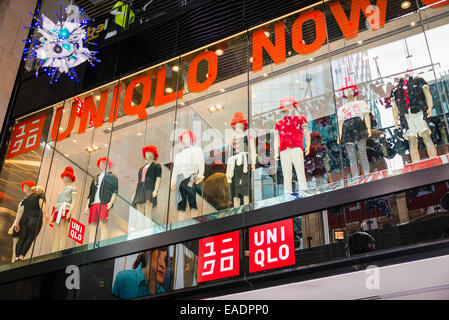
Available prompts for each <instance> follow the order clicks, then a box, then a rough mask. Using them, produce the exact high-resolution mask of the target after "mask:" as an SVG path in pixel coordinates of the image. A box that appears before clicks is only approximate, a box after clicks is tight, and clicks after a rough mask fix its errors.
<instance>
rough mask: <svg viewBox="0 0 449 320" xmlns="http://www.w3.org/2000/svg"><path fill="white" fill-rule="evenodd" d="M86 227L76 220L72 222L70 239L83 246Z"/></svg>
mask: <svg viewBox="0 0 449 320" xmlns="http://www.w3.org/2000/svg"><path fill="white" fill-rule="evenodd" d="M85 230H86V227H85V226H84V225H83V224H81V223H79V222H78V221H76V220H75V219H73V218H72V219H71V220H70V228H69V238H70V239H72V240H75V241H76V242H78V243H79V244H83V239H84V231H85Z"/></svg>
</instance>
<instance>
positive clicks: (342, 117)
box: [337, 85, 371, 177]
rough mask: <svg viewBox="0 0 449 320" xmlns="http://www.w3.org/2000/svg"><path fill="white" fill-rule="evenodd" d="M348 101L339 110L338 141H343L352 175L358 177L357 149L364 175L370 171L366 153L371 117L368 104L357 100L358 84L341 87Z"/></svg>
mask: <svg viewBox="0 0 449 320" xmlns="http://www.w3.org/2000/svg"><path fill="white" fill-rule="evenodd" d="M340 91H342V92H343V97H344V98H345V99H346V100H347V103H346V104H345V105H343V106H341V107H340V108H338V111H337V119H338V134H339V139H338V140H337V142H338V143H339V144H340V143H343V144H344V145H345V148H346V152H347V154H348V157H349V162H350V166H351V175H352V177H356V176H358V175H359V168H358V165H357V155H356V150H355V149H356V145H357V151H358V154H359V157H360V161H361V164H362V170H363V174H364V175H368V174H369V171H370V167H369V162H368V156H367V154H366V140H367V139H368V137H370V136H371V119H370V117H369V112H370V111H369V107H368V104H367V103H366V102H365V101H363V100H360V101H359V100H356V98H355V97H356V96H357V95H358V93H359V89H358V88H357V86H355V85H352V86H348V87H345V88H342V89H340Z"/></svg>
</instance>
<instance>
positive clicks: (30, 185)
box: [22, 180, 36, 190]
mask: <svg viewBox="0 0 449 320" xmlns="http://www.w3.org/2000/svg"><path fill="white" fill-rule="evenodd" d="M25 185H27V186H29V187H30V188H32V187H34V186H36V185H35V184H34V182H33V181H31V180H27V181H24V182H22V190H23V187H24V186H25Z"/></svg>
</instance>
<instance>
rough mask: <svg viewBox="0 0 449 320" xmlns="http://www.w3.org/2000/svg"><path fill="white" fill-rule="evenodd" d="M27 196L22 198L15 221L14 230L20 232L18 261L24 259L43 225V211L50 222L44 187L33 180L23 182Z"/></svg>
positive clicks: (17, 251) (17, 250) (23, 188)
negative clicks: (35, 183) (36, 184)
mask: <svg viewBox="0 0 449 320" xmlns="http://www.w3.org/2000/svg"><path fill="white" fill-rule="evenodd" d="M22 190H23V192H24V193H25V198H24V199H23V200H22V202H21V204H20V208H19V213H18V216H17V219H16V221H15V222H14V223H15V225H14V231H15V232H20V234H19V240H18V241H17V245H16V261H18V260H23V259H24V258H25V256H26V254H27V253H28V250H29V249H30V247H31V244H32V243H33V242H34V240H35V239H36V237H37V235H38V234H39V231H40V230H41V227H42V213H43V215H44V219H45V223H48V222H49V214H48V210H47V207H46V204H45V194H44V190H43V188H42V187H39V186H35V185H34V183H33V182H32V181H29V180H27V181H24V182H22Z"/></svg>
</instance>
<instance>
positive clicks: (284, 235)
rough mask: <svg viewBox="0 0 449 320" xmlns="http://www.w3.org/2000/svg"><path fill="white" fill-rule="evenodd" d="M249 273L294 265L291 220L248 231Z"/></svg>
mask: <svg viewBox="0 0 449 320" xmlns="http://www.w3.org/2000/svg"><path fill="white" fill-rule="evenodd" d="M249 252H250V256H249V272H258V271H263V270H269V269H274V268H281V267H285V266H289V265H293V264H295V243H294V239H293V219H289V220H284V221H280V222H275V223H270V224H266V225H263V226H259V227H254V228H250V229H249Z"/></svg>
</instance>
